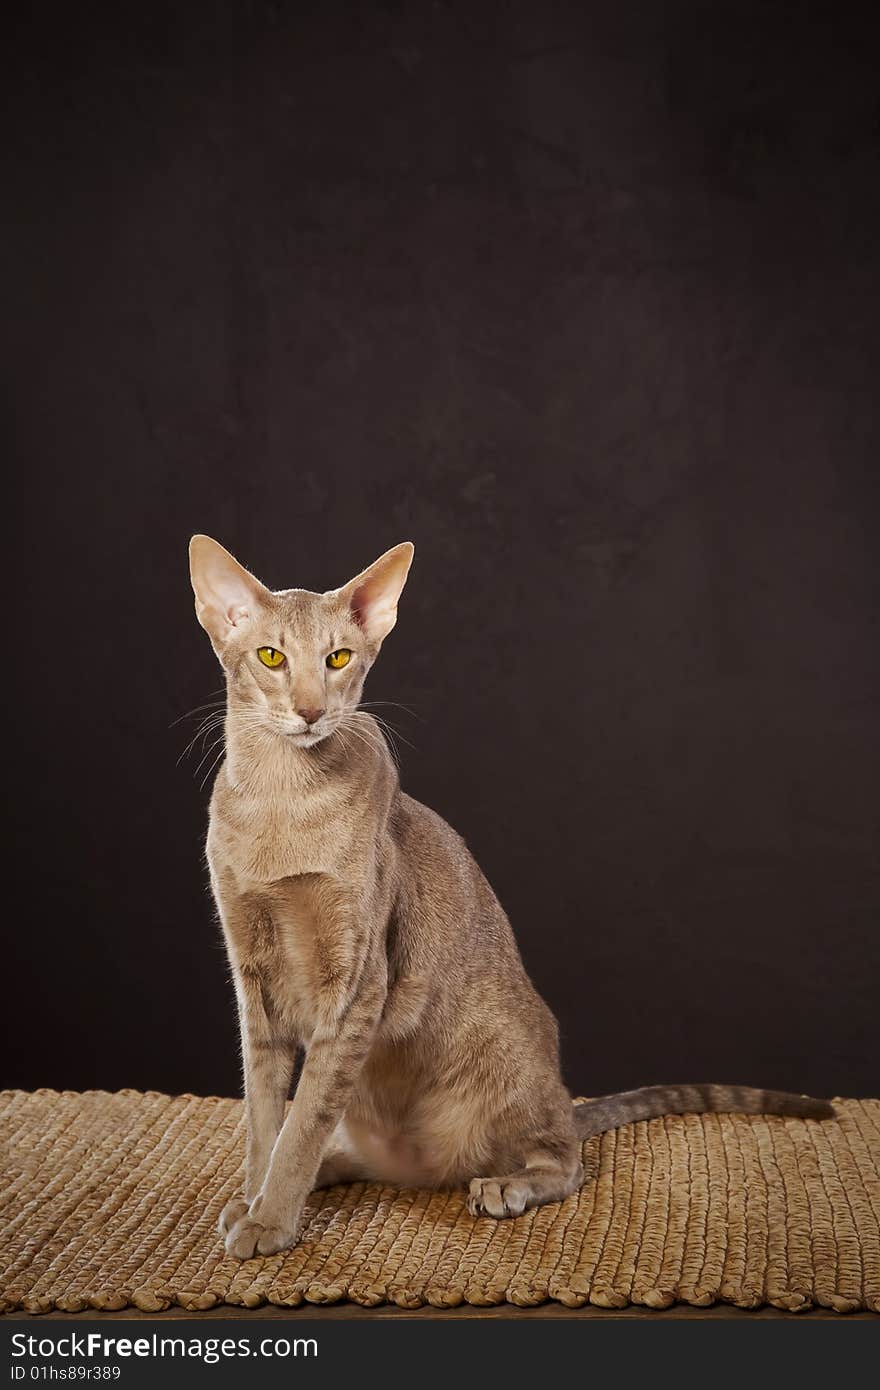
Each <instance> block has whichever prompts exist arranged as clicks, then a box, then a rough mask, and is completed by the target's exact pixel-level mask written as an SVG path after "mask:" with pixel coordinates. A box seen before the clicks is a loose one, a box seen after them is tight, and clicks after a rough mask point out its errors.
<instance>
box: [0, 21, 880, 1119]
mask: <svg viewBox="0 0 880 1390" xmlns="http://www.w3.org/2000/svg"><path fill="white" fill-rule="evenodd" d="M177 9H178V11H179V12H177V13H175V10H174V9H173V8H172V7H170V6H169V7H166V8H163V7H162V6H161V5H160V6H149V7H141V10H140V12H139V13H138V14H137V15H134V16H131V17H129V18H128V19H122V18H119V17H117V19H116V20H115V21H114V20H111V21H109V22H110V25H111V27H110V28H107V27H103V25H102V27H100V28H99V27H98V25H97V23H95V24H94V26H93V27H92V28H88V27H86V28H84V29H83V28H80V29H79V30H74V29H72V28H71V29H70V31H69V32H64V33H62V32H60V31H58V30H54V31H52V32H48V31H46V30H40V29H37V28H36V27H33V28H32V29H31V30H30V31H28V32H22V33H21V34H20V35H19V40H18V43H17V45H15V46H14V47H13V48H12V49H11V50H10V52H9V53H8V55H7V64H8V66H9V69H10V71H9V73H8V76H7V90H8V91H9V92H10V93H11V95H12V98H13V103H14V104H13V108H12V109H13V113H14V122H13V125H12V126H11V127H10V126H8V127H7V128H8V129H10V130H11V131H12V134H13V138H14V145H15V160H14V167H13V169H12V171H11V173H10V174H9V175H8V176H7V183H6V189H5V193H6V198H5V201H6V203H7V207H8V208H11V209H12V211H13V217H12V219H11V222H12V225H11V227H10V228H9V231H10V234H11V244H10V246H9V249H8V251H7V254H6V256H5V258H4V266H3V269H4V272H5V273H6V276H7V277H8V282H9V283H8V285H7V287H6V291H5V295H4V302H5V304H6V306H7V308H6V313H5V319H6V328H7V333H6V335H5V337H6V344H7V348H8V354H7V358H8V360H7V363H6V368H5V378H6V381H7V385H8V387H9V388H10V392H11V400H12V429H11V433H10V440H9V443H8V446H7V450H6V456H7V459H9V458H11V457H14V459H15V469H14V472H13V473H12V475H11V482H10V483H9V484H8V485H7V486H8V487H10V488H11V489H12V491H13V492H14V494H15V501H16V503H17V504H18V508H19V512H18V520H17V523H16V527H15V530H14V533H13V536H12V550H13V552H14V555H13V556H11V557H10V562H8V564H7V570H6V573H7V579H8V580H12V587H11V588H10V589H8V590H7V595H6V613H7V624H6V634H7V639H6V644H5V645H6V654H7V660H8V665H9V667H10V669H11V679H12V681H13V682H14V683H15V685H16V687H17V690H16V693H15V695H14V699H13V703H12V705H11V713H10V716H9V722H8V723H7V748H6V758H7V765H8V766H9V768H10V769H11V773H12V780H13V809H14V816H15V824H14V830H13V832H12V837H11V842H10V843H11V847H12V849H13V855H12V862H11V868H10V869H9V870H8V872H7V882H11V884H12V886H13V887H14V888H15V890H16V902H17V907H16V909H15V912H14V913H12V914H10V918H9V919H8V925H7V939H6V947H5V952H4V956H5V962H4V963H5V966H6V968H7V970H8V971H9V975H10V978H11V981H12V986H13V988H12V990H11V996H10V997H9V998H8V1001H7V1006H8V1010H9V1014H10V1017H9V1018H8V1022H9V1024H10V1027H11V1030H12V1036H13V1038H14V1043H13V1046H12V1048H11V1049H7V1051H6V1057H5V1066H4V1068H3V1072H4V1076H3V1078H2V1079H3V1081H5V1082H6V1083H11V1084H22V1085H28V1086H35V1085H40V1084H51V1085H56V1086H87V1085H101V1086H107V1087H116V1086H122V1085H135V1086H141V1087H157V1088H163V1089H171V1090H202V1091H214V1092H220V1093H223V1092H229V1091H232V1090H234V1089H235V1088H236V1087H237V1084H238V1062H237V1051H236V1029H235V1022H234V1017H233V1005H232V996H231V991H230V989H229V987H228V984H227V981H226V973H225V961H224V957H223V952H222V947H221V944H220V939H219V935H218V932H217V929H216V928H215V925H214V922H213V918H212V908H211V904H210V902H209V899H208V896H207V890H206V876H205V873H204V869H203V866H202V863H201V859H200V856H201V841H202V836H203V830H204V822H205V806H206V802H207V795H208V793H207V790H206V791H204V792H202V791H200V789H199V780H200V777H201V774H199V777H197V778H195V779H194V777H193V771H194V768H195V764H196V763H197V761H198V757H196V758H193V759H191V760H190V761H188V762H187V761H185V762H184V763H183V764H181V766H179V767H178V766H176V759H177V757H178V754H179V753H180V752H181V750H182V748H183V747H184V745H185V743H186V741H187V738H188V735H187V733H186V732H185V726H181V725H178V726H177V727H175V728H173V729H169V725H170V724H171V722H172V720H174V719H175V718H176V717H177V716H178V715H180V714H181V713H182V712H183V711H185V710H187V709H189V708H190V707H191V706H193V705H198V704H200V703H202V701H204V700H208V699H210V698H211V697H212V691H214V690H215V687H217V686H218V684H219V673H218V668H217V667H216V666H215V664H214V660H213V657H212V655H211V653H210V650H209V647H208V643H207V641H206V639H205V638H204V636H203V634H202V633H201V631H200V629H198V628H197V626H196V624H195V620H194V618H193V615H192V608H191V596H190V591H189V585H188V579H187V573H186V556H185V548H186V542H187V539H188V536H189V534H190V533H191V532H192V531H194V530H204V531H208V532H210V533H212V534H213V535H215V536H217V537H218V538H219V539H221V540H222V541H223V542H224V543H225V544H227V545H228V546H229V547H230V548H231V549H233V550H234V551H235V552H236V553H237V554H238V555H239V557H240V558H241V559H242V560H244V561H245V562H246V563H248V564H250V565H251V566H252V567H253V568H254V569H255V571H256V572H257V573H258V574H259V575H260V576H261V577H262V578H264V579H265V580H266V581H267V582H269V583H270V584H272V585H273V586H276V587H282V586H287V585H302V586H304V587H309V588H319V587H320V588H323V587H329V586H331V585H335V584H337V583H340V582H341V581H342V580H343V579H345V578H346V577H348V576H349V575H350V574H351V573H353V572H354V571H355V570H356V569H358V568H360V567H362V566H363V565H364V564H365V563H366V562H368V561H369V560H370V559H372V558H373V557H374V556H375V555H377V554H378V553H379V552H380V551H382V550H383V549H384V548H385V547H387V546H388V545H390V544H392V543H394V542H395V541H398V540H400V539H404V538H407V537H409V538H412V539H413V540H414V541H415V542H416V545H417V557H416V564H415V568H414V570H413V573H412V577H411V580H410V585H409V587H408V589H407V592H406V595H405V599H404V602H403V606H402V612H401V621H400V623H399V626H398V628H397V631H396V632H395V633H394V635H393V637H392V639H391V640H390V641H389V643H388V647H387V650H386V652H385V653H384V655H383V658H382V661H381V664H380V666H379V667H378V669H377V670H376V672H375V673H374V675H373V677H372V679H371V686H370V692H369V698H372V699H388V700H399V701H402V702H404V703H405V704H406V705H408V706H411V707H412V709H413V710H414V711H416V713H417V715H418V718H415V717H413V716H411V715H409V714H407V713H405V712H403V711H398V716H399V725H400V728H401V731H402V732H403V734H404V735H405V737H406V738H407V739H408V740H409V741H410V743H412V744H413V745H415V746H414V747H412V748H410V747H408V746H407V745H406V744H402V745H401V755H402V764H403V779H404V785H405V786H406V788H407V789H408V790H409V791H410V792H412V793H413V794H414V795H416V796H418V797H420V798H422V799H423V800H425V801H428V802H430V803H431V804H432V805H433V806H434V807H436V808H437V809H438V810H439V811H440V812H441V813H443V814H444V815H446V817H447V818H448V819H449V820H451V821H452V823H453V824H455V825H456V827H457V828H458V829H459V830H460V831H461V832H462V833H463V834H464V835H465V836H466V838H467V839H468V841H469V843H470V844H471V846H472V847H473V849H474V851H475V853H476V854H477V856H478V858H479V859H480V861H481V863H482V865H483V867H484V868H485V870H486V872H487V873H488V875H489V877H490V878H491V880H492V882H493V883H494V885H495V887H496V889H497V891H498V893H499V896H500V897H501V900H502V902H503V903H504V904H505V906H506V907H507V909H508V911H509V912H510V915H511V917H512V920H513V923H514V927H515V929H516V931H517V934H518V937H519V940H520V942H521V945H522V950H523V954H524V956H525V959H526V962H527V965H528V967H529V969H530V970H531V972H532V974H533V976H534V978H535V979H536V981H537V983H538V984H539V986H540V988H541V989H542V991H543V992H544V994H545V995H546V996H547V998H548V999H549V1000H550V1002H551V1003H552V1005H553V1007H554V1008H555V1010H556V1011H557V1013H558V1015H559V1017H560V1021H561V1024H562V1029H563V1037H564V1049H565V1061H566V1071H567V1075H568V1078H569V1080H570V1082H571V1084H572V1085H573V1086H575V1087H577V1088H579V1089H582V1090H592V1091H598V1090H610V1089H614V1088H617V1087H623V1086H629V1085H634V1084H638V1083H640V1082H643V1081H662V1080H669V1079H683V1080H685V1079H687V1080H690V1079H694V1080H697V1079H700V1080H702V1079H713V1080H745V1081H752V1082H755V1083H760V1084H764V1085H771V1086H772V1085H785V1086H790V1087H794V1088H797V1089H813V1090H815V1091H817V1092H822V1093H831V1092H843V1093H845V1094H846V1093H848V1094H853V1093H859V1092H866V1091H868V1090H874V1091H875V1093H876V1086H877V1084H878V1080H880V1077H878V1074H877V1072H878V1068H877V1066H876V1055H877V1028H876V1000H877V995H878V983H880V981H878V945H877V925H878V898H880V893H878V878H877V869H876V859H875V858H874V857H873V856H875V855H876V846H877V838H876V830H877V825H876V767H877V746H876V745H877V738H876V731H877V695H878V680H877V676H878V647H880V644H878V640H877V631H876V613H877V598H878V593H877V584H876V576H877V541H876V522H877V516H876V508H875V507H874V506H873V505H872V504H873V503H874V502H875V501H876V495H874V496H872V494H873V493H874V479H875V473H876V469H877V461H878V451H877V435H876V389H877V380H878V369H880V354H878V345H880V341H878V340H880V329H878V300H877V290H878V275H877V271H878V241H877V236H878V222H877V212H878V177H877V154H878V147H880V124H878V116H877V108H876V96H875V91H874V77H875V75H876V74H875V73H874V72H873V71H872V66H873V62H872V52H873V51H874V50H872V47H871V45H870V44H869V42H868V39H869V35H868V33H867V30H866V28H865V27H860V24H861V25H862V26H864V21H861V20H860V19H859V14H860V11H859V10H858V9H857V8H856V7H852V13H851V14H850V15H849V16H847V15H846V13H845V11H846V7H845V6H844V7H841V6H839V5H835V6H831V5H827V6H818V5H814V6H801V5H799V6H794V5H784V4H779V5H773V6H768V5H766V4H763V5H752V4H748V3H718V4H714V5H706V4H684V3H670V4H668V5H663V6H660V5H653V4H649V3H643V4H639V5H636V4H632V3H626V4H620V3H618V4H615V5H614V6H608V5H600V4H584V3H580V4H553V3H538V0H533V3H519V4H510V5H497V6H473V5H469V4H466V3H461V2H460V0H451V2H450V3H446V4H442V3H438V4H428V3H414V4H406V5H404V4H386V5H378V4H375V5H362V6H349V5H341V4H333V3H330V4H321V5H318V4H315V5H312V6H308V5H284V4H261V3H253V4H250V5H243V4H242V5H236V6H227V7H223V6H212V7H210V10H211V15H210V17H206V18H205V19H204V20H199V19H198V18H197V14H198V7H193V6H189V7H187V6H183V7H177ZM208 10H209V7H205V14H206V16H207V15H208ZM69 22H70V21H69ZM81 22H82V23H83V24H85V25H86V26H88V24H89V21H88V20H84V21H81ZM105 22H106V21H105ZM36 23H37V21H34V25H35V26H36ZM113 24H115V25H116V28H113V27H112V25H113ZM872 513H873V514H872ZM206 766H207V764H206ZM872 1050H873V1054H874V1055H873V1058H872V1056H871V1053H872Z"/></svg>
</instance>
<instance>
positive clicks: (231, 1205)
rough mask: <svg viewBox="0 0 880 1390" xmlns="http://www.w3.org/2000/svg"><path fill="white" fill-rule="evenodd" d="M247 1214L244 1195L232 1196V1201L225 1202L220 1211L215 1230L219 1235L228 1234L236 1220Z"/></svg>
mask: <svg viewBox="0 0 880 1390" xmlns="http://www.w3.org/2000/svg"><path fill="white" fill-rule="evenodd" d="M247 1214H248V1204H247V1202H246V1201H245V1199H244V1197H233V1199H232V1201H231V1202H227V1203H226V1206H225V1207H224V1208H223V1210H222V1211H221V1213H220V1218H219V1220H218V1222H217V1230H218V1231H219V1233H220V1235H221V1236H228V1235H229V1232H230V1231H231V1230H232V1228H233V1226H234V1225H235V1224H236V1222H238V1221H240V1220H241V1218H242V1217H243V1216H247Z"/></svg>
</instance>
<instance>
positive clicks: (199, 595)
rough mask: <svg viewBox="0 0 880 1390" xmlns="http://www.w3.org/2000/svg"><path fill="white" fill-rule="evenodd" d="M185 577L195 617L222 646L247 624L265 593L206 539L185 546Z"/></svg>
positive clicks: (194, 540) (220, 546)
mask: <svg viewBox="0 0 880 1390" xmlns="http://www.w3.org/2000/svg"><path fill="white" fill-rule="evenodd" d="M189 574H190V579H191V580H192V586H193V592H194V594H195V596H196V617H197V618H198V620H199V622H200V623H201V625H202V627H203V628H204V629H205V631H206V632H207V634H208V636H209V637H210V638H211V639H212V641H214V642H219V643H221V644H222V643H223V642H225V641H226V639H227V638H228V637H229V635H230V633H232V632H234V631H235V629H236V628H240V627H244V626H245V625H246V624H247V623H249V622H250V621H251V620H252V619H253V617H254V614H255V612H256V610H257V608H259V606H260V604H261V602H262V601H263V599H264V598H267V597H268V590H267V589H264V588H263V585H262V584H261V583H260V581H259V579H255V578H254V576H253V575H252V574H249V573H248V571H247V570H246V569H245V568H244V566H243V565H240V564H239V563H238V561H237V560H236V559H234V558H233V556H232V555H230V554H229V551H228V550H224V549H223V546H222V545H218V543H217V541H213V540H211V537H210V536H193V538H192V540H191V541H190V543H189Z"/></svg>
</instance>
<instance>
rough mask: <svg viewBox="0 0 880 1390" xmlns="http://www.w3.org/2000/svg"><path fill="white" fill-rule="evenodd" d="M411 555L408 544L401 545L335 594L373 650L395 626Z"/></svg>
mask: <svg viewBox="0 0 880 1390" xmlns="http://www.w3.org/2000/svg"><path fill="white" fill-rule="evenodd" d="M414 554H415V546H414V545H413V544H412V542H411V541H402V542H401V543H400V545H395V546H394V547H393V548H392V549H391V550H386V552H385V554H384V555H380V556H379V559H378V560H375V561H374V562H373V564H372V565H370V567H369V569H365V570H364V571H363V573H362V574H359V575H357V576H356V577H355V578H354V579H351V580H349V582H348V583H347V584H345V585H344V586H343V587H342V588H341V589H339V590H337V592H338V593H339V595H340V596H341V597H342V598H344V599H345V601H346V602H347V603H348V605H349V607H350V608H351V611H352V613H353V614H354V618H355V621H356V622H357V623H358V625H359V626H360V627H361V628H363V630H364V634H365V635H366V638H367V641H368V642H370V643H371V644H372V645H374V646H376V647H378V646H379V645H380V643H381V642H382V641H383V640H384V639H385V638H386V637H387V636H388V634H389V632H390V631H391V629H392V628H393V626H394V624H395V623H396V622H397V601H398V599H399V598H400V595H401V593H402V592H403V586H404V584H405V583H406V576H407V575H408V574H409V567H410V565H411V564H412V558H413V555H414Z"/></svg>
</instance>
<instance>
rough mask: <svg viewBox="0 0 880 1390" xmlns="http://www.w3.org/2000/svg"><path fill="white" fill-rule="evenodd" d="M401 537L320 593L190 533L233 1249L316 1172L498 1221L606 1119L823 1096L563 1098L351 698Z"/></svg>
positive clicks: (288, 1223)
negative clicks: (235, 1122)
mask: <svg viewBox="0 0 880 1390" xmlns="http://www.w3.org/2000/svg"><path fill="white" fill-rule="evenodd" d="M413 553H414V550H413V546H412V545H411V544H410V543H409V542H404V543H403V544H401V545H397V546H395V547H394V548H393V549H391V550H389V551H387V552H386V553H385V554H384V555H382V556H381V557H380V558H379V559H378V560H376V561H375V563H374V564H372V565H370V566H369V568H367V569H365V570H364V571H363V572H362V573H360V574H358V575H357V576H356V577H355V578H354V579H352V580H350V581H349V583H347V584H345V585H343V586H342V587H341V588H339V589H334V590H332V591H330V592H329V593H323V594H322V593H311V592H309V591H307V590H304V589H286V590H282V591H280V592H272V591H270V590H269V589H267V588H265V587H264V585H262V584H261V583H260V582H259V581H258V580H257V579H255V578H254V576H253V575H252V574H250V573H249V572H248V571H247V570H246V569H244V568H243V567H242V566H241V565H240V564H239V563H238V562H237V561H236V560H235V559H234V558H233V556H232V555H230V554H229V552H228V551H226V550H225V549H224V548H223V547H222V546H221V545H219V544H218V543H217V542H216V541H214V540H212V539H211V538H210V537H208V536H202V535H199V536H194V537H193V539H192V541H191V543H190V573H191V578H192V584H193V590H194V592H195V601H196V614H197V617H198V620H199V622H200V623H201V625H202V627H203V628H204V629H205V631H206V632H207V633H208V636H209V637H210V639H211V644H212V646H213V648H214V651H215V653H216V655H217V657H218V658H219V660H220V664H221V666H222V667H223V670H224V672H225V676H226V687H227V708H226V720H225V757H224V760H223V762H222V764H221V765H220V768H219V771H218V772H217V776H216V779H215V782H214V787H213V792H212V796H211V802H210V811H209V829H208V837H207V859H208V864H209V869H210V877H211V886H212V890H213V893H214V897H215V900H216V903H217V907H218V911H219V916H220V920H221V923H222V928H223V933H224V936H225V940H226V946H227V950H228V954H229V960H230V964H231V969H232V975H233V979H234V982H235V990H236V996H237V1000H238V1010H239V1021H240V1027H241V1045H242V1054H243V1064H244V1090H245V1115H246V1130H247V1139H246V1153H245V1174H244V1187H243V1191H242V1193H241V1195H240V1196H237V1197H235V1198H234V1199H233V1200H232V1201H230V1202H229V1203H228V1204H227V1205H226V1207H225V1208H224V1210H223V1212H222V1214H221V1217H220V1223H219V1224H220V1234H221V1236H222V1237H224V1238H225V1244H226V1249H227V1251H228V1252H229V1253H230V1254H231V1255H233V1256H235V1257H237V1258H239V1259H249V1258H251V1257H252V1256H253V1255H255V1254H261V1255H269V1254H272V1253H274V1252H276V1251H278V1250H283V1249H285V1248H286V1247H288V1246H290V1245H293V1244H295V1242H296V1240H297V1238H298V1236H299V1232H300V1226H301V1222H302V1212H303V1207H304V1204H305V1201H306V1198H307V1196H308V1194H309V1193H310V1192H311V1191H312V1189H313V1188H316V1187H320V1186H323V1185H328V1184H334V1183H344V1182H350V1181H355V1180H358V1179H369V1180H375V1181H379V1182H383V1183H388V1184H394V1185H400V1186H408V1187H433V1188H437V1187H455V1186H464V1185H466V1186H467V1189H468V1197H467V1203H468V1207H469V1209H470V1211H471V1212H472V1213H473V1214H474V1215H475V1216H481V1215H482V1216H485V1215H488V1216H492V1217H508V1216H510V1217H513V1216H518V1215H519V1214H520V1213H521V1212H523V1211H524V1210H525V1209H526V1208H527V1207H533V1206H538V1205H540V1204H542V1203H545V1202H555V1201H559V1200H560V1199H562V1198H564V1197H566V1196H568V1195H569V1193H571V1192H573V1191H575V1189H576V1188H577V1187H578V1186H579V1185H580V1184H581V1183H582V1182H583V1181H584V1171H583V1168H582V1165H581V1154H582V1143H583V1140H584V1139H585V1138H586V1137H588V1136H590V1135H594V1134H598V1133H600V1132H602V1131H604V1130H607V1129H612V1128H615V1127H616V1126H618V1125H622V1124H627V1123H629V1122H631V1121H634V1120H639V1119H645V1118H648V1117H651V1116H656V1115H665V1114H682V1113H685V1112H691V1111H694V1112H699V1111H730V1110H735V1111H744V1112H747V1113H751V1114H757V1113H772V1114H778V1115H798V1116H804V1117H807V1118H811V1119H822V1118H825V1117H828V1116H831V1115H833V1114H834V1110H833V1107H832V1106H831V1105H830V1104H829V1103H828V1102H827V1101H822V1100H813V1099H811V1098H809V1097H803V1096H796V1095H789V1094H787V1093H784V1092H777V1091H760V1090H754V1089H751V1088H747V1087H738V1086H718V1085H695V1086H653V1087H646V1088H643V1089H641V1090H638V1091H631V1092H626V1093H623V1094H620V1095H616V1096H607V1097H604V1098H602V1099H599V1100H596V1101H588V1102H586V1103H583V1104H581V1105H579V1106H575V1105H573V1104H572V1098H571V1096H570V1094H569V1092H568V1091H567V1090H566V1088H565V1086H564V1085H563V1082H562V1077H561V1074H560V1066H559V1048H558V1034H557V1025H556V1020H555V1018H554V1016H553V1014H552V1013H551V1011H550V1009H549V1008H548V1007H547V1005H546V1004H545V1003H544V1001H543V999H541V998H540V996H539V995H538V993H537V992H536V990H535V988H534V986H533V985H532V982H531V980H530V979H529V977H528V975H527V973H526V970H525V968H524V966H523V962H522V960H521V958H520V955H519V951H518V950H517V946H516V943H515V941H514V937H513V933H512V931H511V928H510V924H509V922H508V920H507V917H506V916H505V914H504V911H503V910H502V908H501V906H500V904H499V902H498V900H497V898H496V897H495V894H494V893H493V891H492V889H491V888H490V886H489V884H488V883H487V881H486V879H485V878H484V877H483V874H482V873H481V871H480V869H479V867H478V865H477V864H476V862H475V860H474V859H473V857H472V856H471V854H470V853H469V851H468V849H467V847H466V845H465V844H464V842H463V840H462V839H461V838H460V837H459V836H458V835H457V834H456V833H455V831H453V830H452V829H451V828H450V827H449V826H448V825H447V824H446V822H445V821H443V820H442V819H441V818H440V816H438V815H437V814H436V813H435V812H434V811H431V810H429V809H428V807H427V806H423V805H421V804H420V803H419V802H418V801H415V800H413V798H412V797H409V796H407V795H406V794H405V793H404V792H403V791H401V788H400V784H399V781H398V777H397V771H396V767H395V763H394V761H393V759H392V757H391V754H390V752H389V749H388V746H387V744H386V742H385V739H384V737H383V735H382V733H381V731H380V728H379V725H378V724H377V723H376V721H375V720H374V719H373V718H372V717H371V716H370V715H369V714H367V713H366V712H364V711H363V710H361V709H359V708H358V706H359V702H360V699H361V692H362V690H363V685H364V679H365V677H366V675H367V673H368V671H369V670H370V667H371V666H372V665H373V662H374V661H375V660H376V657H377V656H378V654H379V649H380V647H381V646H382V643H383V641H384V640H385V638H386V637H387V636H388V634H389V633H390V632H391V629H392V628H393V627H394V625H395V623H396V621H397V605H398V600H399V598H400V595H401V592H402V590H403V587H404V584H405V582H406V578H407V574H408V572H409V568H410V564H411V562H412V558H413ZM298 1049H304V1054H305V1055H304V1061H303V1065H302V1070H301V1074H300V1077H299V1082H298V1085H297V1087H296V1091H295V1094H294V1099H293V1103H292V1105H291V1106H290V1109H289V1111H288V1113H287V1116H286V1118H285V1103H286V1100H287V1096H288V1091H289V1089H290V1084H291V1079H292V1075H293V1069H294V1063H295V1060H296V1056H297V1052H298Z"/></svg>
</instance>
